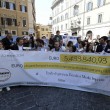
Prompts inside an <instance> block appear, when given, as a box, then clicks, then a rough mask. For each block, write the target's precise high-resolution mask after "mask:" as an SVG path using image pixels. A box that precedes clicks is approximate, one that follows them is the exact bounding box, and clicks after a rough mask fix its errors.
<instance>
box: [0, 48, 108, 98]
mask: <svg viewBox="0 0 110 110" xmlns="http://www.w3.org/2000/svg"><path fill="white" fill-rule="evenodd" d="M0 62H2V63H0V87H1V88H2V87H6V86H17V85H29V86H33V85H35V86H37V85H38V86H52V87H61V88H68V89H75V90H81V91H88V92H94V93H101V94H106V95H109V96H110V84H109V83H110V54H104V55H101V54H90V53H64V52H63V53H60V52H56V53H54V52H38V51H6V50H5V51H4V50H1V52H0Z"/></svg>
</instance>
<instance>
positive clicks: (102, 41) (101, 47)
mask: <svg viewBox="0 0 110 110" xmlns="http://www.w3.org/2000/svg"><path fill="white" fill-rule="evenodd" d="M107 40H108V37H107V36H103V37H101V39H100V44H99V45H98V46H97V49H96V52H102V51H104V50H105V47H106V46H107Z"/></svg>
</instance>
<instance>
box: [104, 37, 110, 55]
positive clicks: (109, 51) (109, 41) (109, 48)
mask: <svg viewBox="0 0 110 110" xmlns="http://www.w3.org/2000/svg"><path fill="white" fill-rule="evenodd" d="M105 52H106V53H110V37H109V38H108V41H107V46H106V47H105Z"/></svg>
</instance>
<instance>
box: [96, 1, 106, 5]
mask: <svg viewBox="0 0 110 110" xmlns="http://www.w3.org/2000/svg"><path fill="white" fill-rule="evenodd" d="M104 4H105V0H97V6H98V7H100V6H103V5H104Z"/></svg>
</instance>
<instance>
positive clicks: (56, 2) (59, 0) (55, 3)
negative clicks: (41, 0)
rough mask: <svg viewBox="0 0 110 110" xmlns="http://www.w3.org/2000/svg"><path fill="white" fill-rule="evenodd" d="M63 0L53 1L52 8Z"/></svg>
mask: <svg viewBox="0 0 110 110" xmlns="http://www.w3.org/2000/svg"><path fill="white" fill-rule="evenodd" d="M62 1H63V0H54V1H53V3H52V7H51V9H53V8H55V7H56V6H57V5H58V4H59V3H61V2H62Z"/></svg>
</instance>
